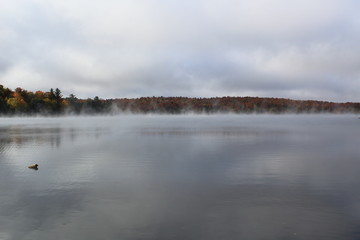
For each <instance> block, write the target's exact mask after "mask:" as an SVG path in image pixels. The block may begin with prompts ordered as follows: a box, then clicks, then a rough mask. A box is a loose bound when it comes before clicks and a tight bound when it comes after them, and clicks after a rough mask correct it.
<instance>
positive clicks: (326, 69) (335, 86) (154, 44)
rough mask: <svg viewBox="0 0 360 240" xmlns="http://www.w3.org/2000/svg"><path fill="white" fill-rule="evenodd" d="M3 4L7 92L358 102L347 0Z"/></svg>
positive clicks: (0, 73) (0, 46)
mask: <svg viewBox="0 0 360 240" xmlns="http://www.w3.org/2000/svg"><path fill="white" fill-rule="evenodd" d="M1 5H2V6H0V7H1V9H2V10H0V18H1V23H0V27H1V28H0V50H1V52H2V55H3V56H2V58H1V60H0V83H1V84H4V85H6V86H8V87H11V88H15V87H17V86H21V87H24V88H27V89H29V90H37V89H42V90H46V89H48V88H50V87H59V88H60V89H62V90H63V92H64V94H65V95H66V94H70V93H74V94H75V95H77V96H79V97H93V96H95V95H98V96H100V97H103V98H107V97H140V96H152V95H156V96H161V95H163V96H179V95H185V96H222V95H243V94H253V95H256V96H270V97H271V96H273V97H290V98H300V99H303V98H312V99H320V100H336V101H360V98H359V97H358V96H357V94H356V93H355V89H356V88H357V87H359V83H358V82H359V80H360V79H359V78H360V70H359V68H358V66H359V64H360V58H359V56H358V54H357V53H358V52H359V50H360V49H359V47H358V41H359V38H360V32H359V31H358V30H357V29H359V25H360V20H359V18H358V14H357V12H356V11H355V10H356V9H358V7H359V5H360V4H359V3H358V2H356V1H353V0H346V1H340V0H332V1H325V0H316V1H311V2H310V1H292V2H291V3H290V2H288V1H285V0H276V1H272V2H271V4H270V3H269V2H268V1H264V0H256V1H246V0H238V1H237V0H225V1H219V0H208V1H205V0H197V1H192V2H184V1H177V0H172V1H166V2H164V1H160V0H152V1H139V2H134V1H121V2H118V1H112V0H109V1H106V2H88V1H84V0H76V1H71V2H67V1H61V2H59V1H43V0H40V1H23V0H16V1H12V2H11V3H7V2H3V3H1ZM265 5H266V7H265Z"/></svg>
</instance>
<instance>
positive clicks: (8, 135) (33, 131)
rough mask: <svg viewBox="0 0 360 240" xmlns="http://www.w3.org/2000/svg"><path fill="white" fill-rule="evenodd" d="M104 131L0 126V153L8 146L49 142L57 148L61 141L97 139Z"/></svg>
mask: <svg viewBox="0 0 360 240" xmlns="http://www.w3.org/2000/svg"><path fill="white" fill-rule="evenodd" d="M105 133H109V131H108V129H106V128H95V129H94V128H89V129H75V128H60V127H56V128H54V127H51V128H49V127H48V128H46V127H44V128H40V127H35V128H29V127H22V126H17V127H3V128H0V153H2V152H4V151H5V150H6V149H7V148H9V147H15V148H22V147H24V146H26V145H29V144H33V145H45V144H50V146H51V147H57V148H58V147H60V145H61V142H62V141H71V142H76V141H78V140H79V138H81V137H85V138H86V139H91V138H94V139H98V138H99V137H101V136H102V135H103V134H105Z"/></svg>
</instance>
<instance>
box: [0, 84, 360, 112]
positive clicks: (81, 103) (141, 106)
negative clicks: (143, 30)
mask: <svg viewBox="0 0 360 240" xmlns="http://www.w3.org/2000/svg"><path fill="white" fill-rule="evenodd" d="M122 113H123V114H125V113H133V114H147V113H154V114H183V113H184V114H185V113H196V114H202V113H206V114H215V113H248V114H250V113H272V114H284V113H297V114H300V113H360V103H358V102H346V103H335V102H327V101H316V100H292V99H286V98H263V97H229V96H227V97H212V98H189V97H162V96H161V97H141V98H131V99H130V98H116V99H100V98H99V97H98V96H95V97H94V98H88V99H79V98H77V97H76V96H75V95H74V94H70V95H69V96H68V97H64V96H63V95H62V92H61V90H60V89H59V88H55V90H54V89H53V88H51V89H50V90H49V91H45V92H44V91H40V90H39V91H36V92H31V91H27V90H25V89H22V88H20V87H18V88H16V89H15V90H11V89H9V88H6V87H4V86H2V85H0V115H1V116H12V115H24V116H28V115H29V116H31V115H45V116H53V115H80V114H85V115H96V114H122Z"/></svg>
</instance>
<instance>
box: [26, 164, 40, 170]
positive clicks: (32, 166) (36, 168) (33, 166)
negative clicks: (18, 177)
mask: <svg viewBox="0 0 360 240" xmlns="http://www.w3.org/2000/svg"><path fill="white" fill-rule="evenodd" d="M38 166H39V165H38V164H31V165H30V166H28V168H31V169H35V170H38Z"/></svg>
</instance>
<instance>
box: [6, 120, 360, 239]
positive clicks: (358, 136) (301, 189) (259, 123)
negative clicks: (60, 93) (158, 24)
mask: <svg viewBox="0 0 360 240" xmlns="http://www.w3.org/2000/svg"><path fill="white" fill-rule="evenodd" d="M34 163H37V164H39V168H38V170H33V169H29V168H27V166H28V165H30V164H34ZM0 166H1V167H0V240H13V239H14V240H15V239H16V240H18V239H26V240H30V239H31V240H42V239H44V240H45V239H46V240H47V239H57V240H62V239H64V240H65V239H72V240H78V239H86V240H89V239H125V240H127V239H131V240H132V239H134V240H135V239H136V240H138V239H144V240H145V239H146V240H148V239H150V240H155V239H156V240H169V239H179V240H180V239H181V240H185V239H194V240H202V239H204V240H220V239H224V240H234V239H242V240H247V239H254V240H255V239H256V240H258V239H274V240H275V239H276V240H279V239H314V240H320V239H326V240H329V239H337V240H339V239H341V240H344V239H354V240H355V239H360V120H359V119H358V118H357V116H355V115H177V116H168V115H163V116H161V115H123V116H113V117H61V118H1V119H0Z"/></svg>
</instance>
